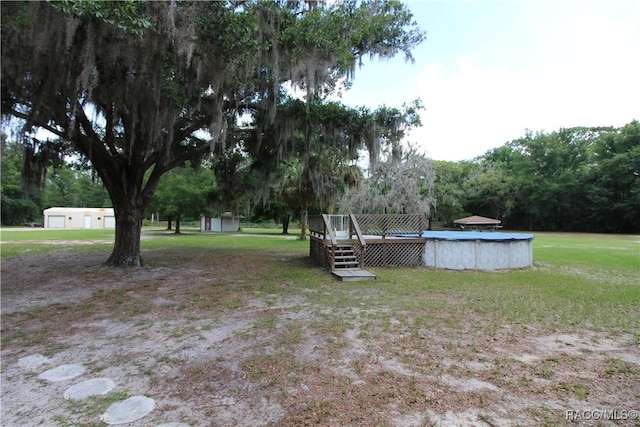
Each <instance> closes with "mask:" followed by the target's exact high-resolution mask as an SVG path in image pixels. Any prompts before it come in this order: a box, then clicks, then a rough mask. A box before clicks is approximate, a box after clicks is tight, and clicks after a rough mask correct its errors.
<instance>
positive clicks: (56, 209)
mask: <svg viewBox="0 0 640 427" xmlns="http://www.w3.org/2000/svg"><path fill="white" fill-rule="evenodd" d="M43 212H44V213H45V214H52V213H72V212H105V213H113V208H65V207H59V206H56V207H52V208H48V209H45V210H44V211H43Z"/></svg>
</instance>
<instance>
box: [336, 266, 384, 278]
mask: <svg viewBox="0 0 640 427" xmlns="http://www.w3.org/2000/svg"><path fill="white" fill-rule="evenodd" d="M332 273H333V275H334V276H336V277H337V278H338V279H340V280H341V281H354V280H371V279H376V275H375V274H374V273H371V272H370V271H367V270H361V269H359V268H344V269H340V270H334V271H333V272H332Z"/></svg>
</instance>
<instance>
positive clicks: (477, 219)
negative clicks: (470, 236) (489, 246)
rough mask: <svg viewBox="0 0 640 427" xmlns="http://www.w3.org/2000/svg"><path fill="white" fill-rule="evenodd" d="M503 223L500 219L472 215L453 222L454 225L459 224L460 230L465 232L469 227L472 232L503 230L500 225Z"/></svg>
mask: <svg viewBox="0 0 640 427" xmlns="http://www.w3.org/2000/svg"><path fill="white" fill-rule="evenodd" d="M501 222H502V221H500V220H499V219H494V218H486V217H484V216H478V215H472V216H468V217H466V218H460V219H456V220H455V221H453V223H454V224H458V225H459V226H460V228H462V229H463V230H464V229H465V227H468V228H470V229H472V230H480V231H482V230H486V229H489V230H491V231H493V230H495V229H496V228H502V226H501V225H500V223H501Z"/></svg>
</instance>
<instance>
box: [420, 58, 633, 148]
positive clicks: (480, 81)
mask: <svg viewBox="0 0 640 427" xmlns="http://www.w3.org/2000/svg"><path fill="white" fill-rule="evenodd" d="M624 53H625V52H624V50H623V49H620V50H619V51H617V52H615V51H612V52H611V54H610V55H607V58H606V59H605V58H602V57H600V58H597V57H596V58H594V57H593V56H592V55H588V56H585V55H584V52H583V54H578V53H576V54H575V55H573V57H572V59H571V61H568V63H566V64H565V67H563V68H558V69H553V68H551V69H548V70H544V71H543V72H542V73H540V74H528V73H518V72H514V71H510V70H506V69H501V68H495V67H482V66H479V65H478V64H476V63H475V62H474V61H473V59H472V58H471V57H469V56H460V57H458V58H457V68H456V70H455V71H454V72H453V73H451V74H447V73H446V70H445V68H444V66H443V65H442V64H441V63H439V62H436V63H431V64H429V65H427V66H426V67H424V68H423V69H422V71H421V72H420V74H419V77H418V82H417V84H416V88H417V91H418V94H419V96H420V98H421V99H422V100H423V102H424V104H425V107H426V110H425V112H423V114H422V122H423V127H422V128H420V129H416V130H414V131H413V132H412V133H411V135H410V137H409V139H410V141H413V142H418V143H419V145H420V146H421V147H424V148H425V149H426V151H427V154H428V155H430V156H431V157H432V158H434V159H443V160H462V159H469V158H473V157H475V156H478V155H481V154H483V153H484V152H485V151H486V150H488V149H491V148H493V147H497V146H500V145H503V144H504V143H506V142H508V141H510V140H512V139H516V138H519V137H521V136H523V135H524V133H525V130H526V129H530V130H533V131H554V130H558V129H560V128H562V127H572V126H622V125H624V124H626V123H628V122H630V121H631V120H633V119H638V118H640V104H638V99H640V82H639V80H638V78H637V76H638V75H640V58H639V57H635V56H633V55H631V56H629V57H624V56H621V55H623V54H624ZM631 53H632V52H631ZM631 53H630V52H628V51H627V52H626V55H630V54H631ZM625 58H626V59H625Z"/></svg>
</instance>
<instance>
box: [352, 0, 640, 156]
mask: <svg viewBox="0 0 640 427" xmlns="http://www.w3.org/2000/svg"><path fill="white" fill-rule="evenodd" d="M405 4H406V5H407V7H408V8H409V10H411V12H412V13H413V14H414V19H415V20H416V22H417V24H418V26H419V27H420V28H421V29H422V30H423V31H425V32H426V41H424V42H423V43H422V44H420V45H418V46H417V47H415V48H414V50H413V56H414V59H415V62H413V63H411V62H406V61H405V59H404V56H403V55H399V56H398V57H395V58H393V59H391V60H382V61H381V60H377V59H374V60H365V62H364V65H363V66H362V67H361V68H358V69H356V72H355V79H354V81H353V83H352V87H351V88H350V90H348V91H347V92H345V93H343V96H342V102H343V103H344V104H346V105H350V106H367V107H369V108H371V109H375V108H377V107H379V106H381V105H386V106H387V107H401V106H402V105H403V103H407V104H409V103H410V102H412V101H413V100H414V99H417V98H419V99H421V100H422V103H423V104H424V106H425V110H424V111H423V112H422V114H421V121H422V126H421V127H420V128H417V129H414V130H412V131H411V133H410V135H409V136H408V138H407V141H408V142H410V143H411V144H413V145H414V146H416V147H418V148H419V149H420V150H421V151H422V152H423V153H424V154H426V155H427V156H429V157H431V158H432V159H434V160H450V161H459V160H467V159H473V158H474V157H477V156H480V155H482V154H484V153H485V152H486V151H487V150H490V149H492V148H495V147H499V146H502V145H504V144H505V143H507V142H509V141H511V140H514V139H517V138H520V137H522V136H524V135H525V133H526V132H527V131H532V132H553V131H556V130H559V129H561V128H568V127H573V126H616V127H619V126H623V125H625V124H627V123H629V122H631V121H632V120H634V119H635V120H640V0H598V1H595V0H476V1H473V0H441V1H434V0H423V1H405Z"/></svg>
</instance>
